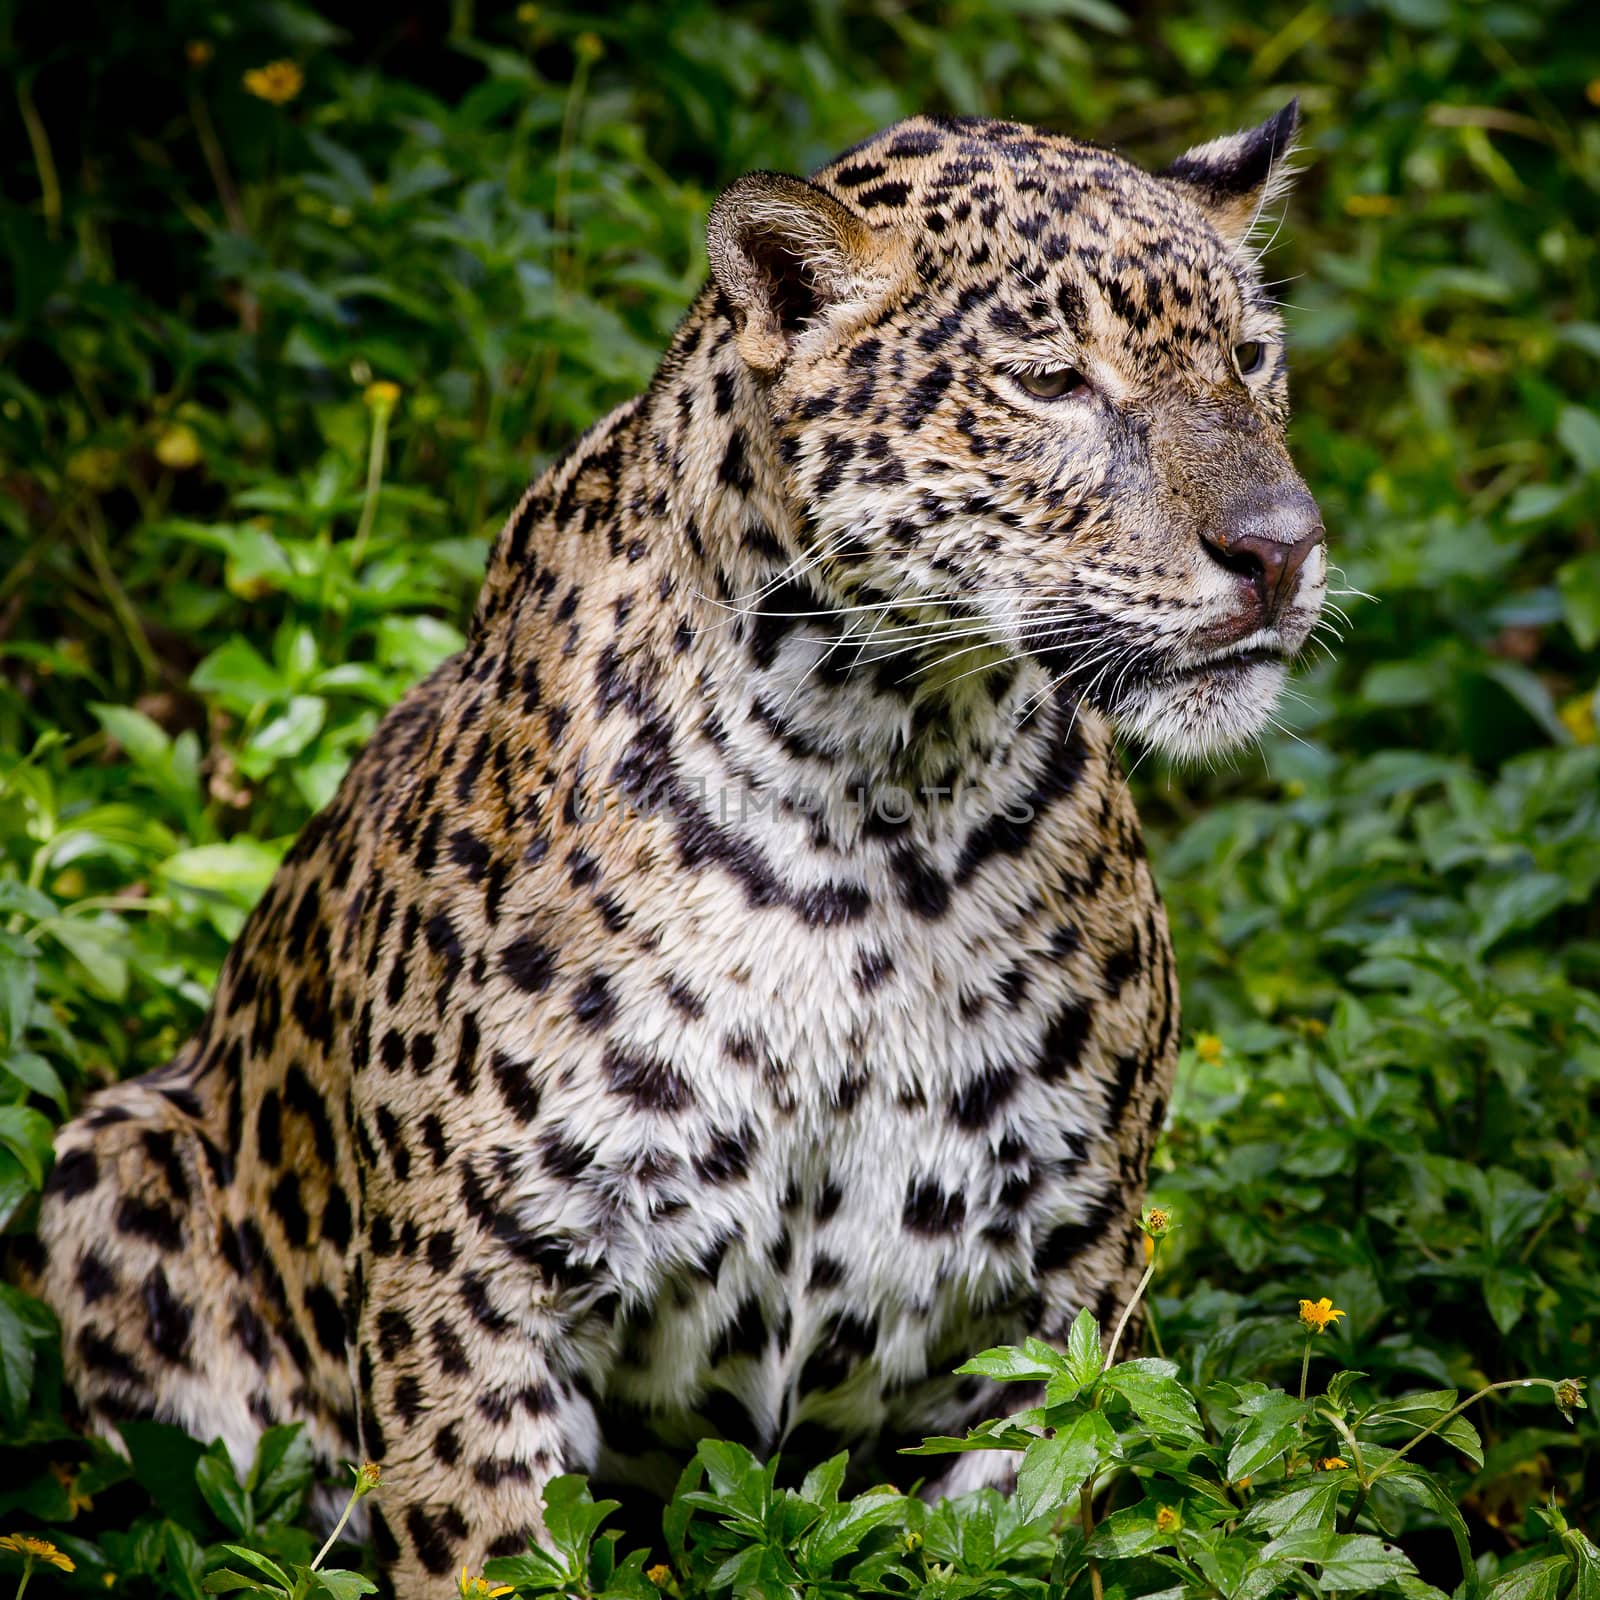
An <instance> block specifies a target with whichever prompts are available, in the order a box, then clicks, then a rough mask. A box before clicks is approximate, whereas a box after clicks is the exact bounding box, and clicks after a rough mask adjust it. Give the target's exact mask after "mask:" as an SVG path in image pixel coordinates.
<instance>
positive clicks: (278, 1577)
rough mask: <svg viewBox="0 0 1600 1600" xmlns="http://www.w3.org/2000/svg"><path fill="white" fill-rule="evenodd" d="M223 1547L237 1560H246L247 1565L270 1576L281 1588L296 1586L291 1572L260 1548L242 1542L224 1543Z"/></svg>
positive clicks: (267, 1576) (264, 1575)
mask: <svg viewBox="0 0 1600 1600" xmlns="http://www.w3.org/2000/svg"><path fill="white" fill-rule="evenodd" d="M222 1549H224V1550H226V1551H227V1552H228V1554H229V1555H230V1556H232V1557H234V1559H235V1560H237V1561H242V1562H244V1564H245V1565H246V1566H247V1567H254V1568H255V1569H256V1571H257V1572H259V1573H260V1574H262V1576H263V1577H266V1578H269V1579H270V1580H271V1581H272V1582H273V1583H275V1584H276V1585H277V1586H278V1587H279V1588H280V1589H292V1588H293V1587H294V1580H293V1579H292V1578H291V1577H290V1576H289V1574H288V1573H287V1572H285V1571H284V1570H283V1568H282V1567H280V1566H279V1565H278V1563H277V1562H276V1561H273V1560H272V1559H271V1558H270V1557H268V1556H264V1555H262V1554H261V1552H260V1551H259V1550H251V1549H248V1548H246V1547H245V1546H244V1545H241V1544H224V1545H223V1546H222Z"/></svg>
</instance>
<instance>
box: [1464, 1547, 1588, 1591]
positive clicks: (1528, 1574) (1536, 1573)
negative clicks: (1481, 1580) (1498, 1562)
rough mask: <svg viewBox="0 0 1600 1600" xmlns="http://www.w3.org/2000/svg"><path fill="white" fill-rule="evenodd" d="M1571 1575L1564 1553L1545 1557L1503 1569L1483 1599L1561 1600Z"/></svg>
mask: <svg viewBox="0 0 1600 1600" xmlns="http://www.w3.org/2000/svg"><path fill="white" fill-rule="evenodd" d="M1571 1576H1572V1563H1571V1562H1570V1561H1569V1560H1568V1559H1567V1558H1566V1557H1565V1556H1542V1557H1539V1558H1537V1559H1535V1560H1533V1561H1525V1562H1523V1564H1522V1565H1521V1566H1519V1567H1513V1568H1512V1569H1511V1571H1509V1572H1503V1573H1501V1574H1500V1576H1499V1577H1498V1578H1496V1579H1495V1580H1494V1582H1493V1583H1491V1584H1489V1585H1488V1586H1487V1587H1486V1588H1485V1589H1484V1590H1483V1591H1482V1594H1483V1600H1559V1597H1560V1595H1561V1592H1562V1590H1563V1589H1565V1587H1566V1585H1567V1581H1568V1579H1569V1578H1571Z"/></svg>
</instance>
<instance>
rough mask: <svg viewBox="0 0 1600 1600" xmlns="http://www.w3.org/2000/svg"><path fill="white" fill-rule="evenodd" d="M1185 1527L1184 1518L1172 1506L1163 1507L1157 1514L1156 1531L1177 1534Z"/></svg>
mask: <svg viewBox="0 0 1600 1600" xmlns="http://www.w3.org/2000/svg"><path fill="white" fill-rule="evenodd" d="M1182 1526H1183V1518H1182V1517H1181V1516H1179V1515H1178V1513H1177V1512H1176V1511H1174V1510H1173V1509H1172V1507H1171V1506H1162V1507H1161V1508H1160V1509H1159V1510H1158V1511H1157V1512H1156V1531H1157V1532H1158V1533H1176V1532H1177V1531H1178V1529H1179V1528H1181V1527H1182Z"/></svg>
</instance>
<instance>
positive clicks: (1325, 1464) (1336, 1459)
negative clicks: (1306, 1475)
mask: <svg viewBox="0 0 1600 1600" xmlns="http://www.w3.org/2000/svg"><path fill="white" fill-rule="evenodd" d="M1349 1465H1350V1463H1349V1462H1348V1461H1346V1460H1345V1458H1344V1457H1343V1456H1324V1457H1323V1458H1322V1459H1321V1460H1320V1461H1319V1462H1318V1463H1317V1471H1318V1472H1337V1471H1338V1470H1339V1469H1340V1467H1348V1466H1349Z"/></svg>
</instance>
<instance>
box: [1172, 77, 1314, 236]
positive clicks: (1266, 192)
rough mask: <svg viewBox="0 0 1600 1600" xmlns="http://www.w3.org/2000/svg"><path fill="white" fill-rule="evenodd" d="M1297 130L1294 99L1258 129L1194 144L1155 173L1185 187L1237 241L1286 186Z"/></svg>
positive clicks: (1220, 229)
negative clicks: (1206, 142)
mask: <svg viewBox="0 0 1600 1600" xmlns="http://www.w3.org/2000/svg"><path fill="white" fill-rule="evenodd" d="M1299 130H1300V102H1299V100H1298V99H1296V100H1291V101H1290V102H1289V103H1288V105H1286V106H1285V107H1284V108H1283V110H1282V111H1280V112H1279V113H1278V114H1277V115H1276V116H1274V117H1268V118H1267V120H1266V121H1265V122H1263V123H1261V124H1259V125H1258V126H1257V127H1254V128H1246V129H1245V130H1244V131H1243V132H1241V133H1230V134H1226V135H1224V136H1223V137H1222V138H1220V139H1213V140H1211V141H1210V142H1209V143H1208V144H1197V145H1196V146H1195V147H1194V148H1193V149H1192V150H1187V151H1185V152H1184V153H1183V154H1182V155H1181V156H1179V157H1178V159H1177V160H1176V161H1174V162H1173V163H1172V165H1171V166H1170V167H1167V168H1165V169H1164V170H1163V171H1162V172H1161V173H1160V174H1159V176H1160V177H1163V178H1165V179H1166V180H1167V181H1168V182H1169V183H1174V184H1177V185H1178V187H1179V188H1181V189H1183V190H1184V191H1185V192H1186V193H1187V194H1188V196H1189V198H1190V199H1191V200H1193V201H1195V202H1196V204H1198V205H1199V207H1200V209H1201V210H1202V211H1204V212H1205V213H1206V215H1207V216H1208V217H1209V218H1210V219H1211V225H1212V226H1213V227H1214V228H1215V229H1216V230H1217V232H1218V233H1220V234H1221V235H1222V237H1223V238H1224V239H1225V240H1226V241H1227V242H1228V243H1229V244H1231V245H1236V246H1237V245H1241V244H1243V243H1244V241H1245V240H1246V239H1247V238H1248V237H1249V234H1250V230H1251V229H1252V228H1253V227H1254V226H1255V224H1256V219H1257V218H1258V217H1260V215H1261V213H1262V212H1263V211H1264V210H1265V209H1266V207H1267V206H1268V205H1270V204H1271V202H1272V201H1274V200H1276V199H1277V198H1278V197H1279V196H1280V195H1281V194H1283V193H1284V192H1285V191H1286V190H1287V189H1288V187H1289V183H1290V180H1291V179H1292V178H1293V176H1294V173H1293V170H1292V169H1291V168H1290V166H1289V157H1290V156H1292V155H1293V154H1294V139H1295V134H1296V133H1298V132H1299Z"/></svg>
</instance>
